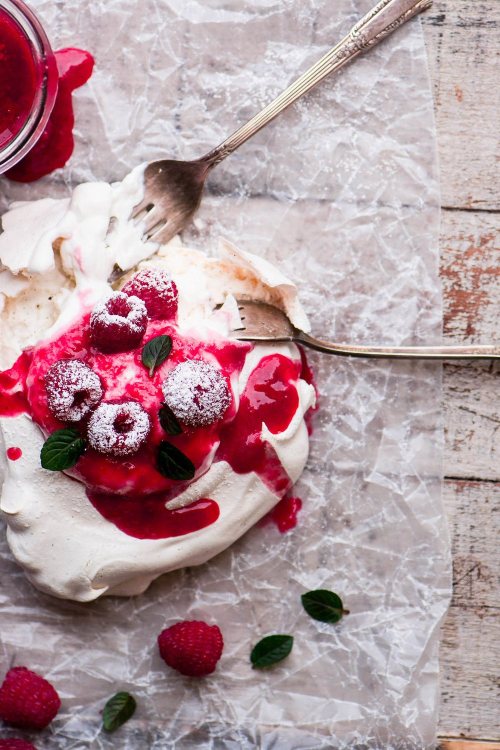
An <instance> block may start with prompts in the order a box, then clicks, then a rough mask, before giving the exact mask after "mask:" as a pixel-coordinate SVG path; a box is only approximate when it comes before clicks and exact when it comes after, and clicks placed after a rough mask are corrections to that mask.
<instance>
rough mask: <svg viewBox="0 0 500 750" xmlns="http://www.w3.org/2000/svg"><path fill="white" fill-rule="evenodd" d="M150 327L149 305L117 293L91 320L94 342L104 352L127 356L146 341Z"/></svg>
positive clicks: (96, 310) (102, 302)
mask: <svg viewBox="0 0 500 750" xmlns="http://www.w3.org/2000/svg"><path fill="white" fill-rule="evenodd" d="M147 324H148V313H147V310H146V305H145V304H144V302H143V301H142V300H141V299H139V298H138V297H134V296H130V297H129V296H128V295H126V294H124V293H123V292H113V294H112V295H111V296H110V297H108V298H107V299H105V300H102V301H101V302H98V303H97V305H96V306H95V307H94V309H93V310H92V315H91V316H90V339H91V341H92V344H93V345H94V346H95V347H96V348H97V349H100V350H101V351H102V352H107V353H111V352H126V351H129V350H130V349H134V348H135V347H136V346H139V344H140V343H141V341H142V337H143V336H144V333H145V331H146V326H147Z"/></svg>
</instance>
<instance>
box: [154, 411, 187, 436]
mask: <svg viewBox="0 0 500 750" xmlns="http://www.w3.org/2000/svg"><path fill="white" fill-rule="evenodd" d="M158 419H159V420H160V424H161V426H162V427H163V429H164V430H165V432H166V433H167V434H168V435H180V434H181V432H182V427H181V426H180V424H179V421H178V419H177V417H176V416H175V414H174V412H173V411H172V409H171V408H170V406H169V405H168V404H162V407H161V409H160V411H159V412H158Z"/></svg>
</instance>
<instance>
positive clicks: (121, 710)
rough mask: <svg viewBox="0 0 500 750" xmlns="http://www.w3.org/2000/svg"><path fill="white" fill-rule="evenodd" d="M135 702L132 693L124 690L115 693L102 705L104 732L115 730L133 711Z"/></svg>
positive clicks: (135, 705)
mask: <svg viewBox="0 0 500 750" xmlns="http://www.w3.org/2000/svg"><path fill="white" fill-rule="evenodd" d="M136 708H137V703H136V701H135V698H134V696H133V695H130V693H127V692H125V691H123V692H120V693H116V695H113V697H112V698H110V699H109V701H108V702H107V703H106V705H105V706H104V711H103V714H102V726H103V729H104V730H105V731H106V732H115V731H116V730H117V729H118V728H119V727H121V726H122V724H125V722H126V721H128V720H129V719H130V717H131V716H133V714H134V713H135V709H136Z"/></svg>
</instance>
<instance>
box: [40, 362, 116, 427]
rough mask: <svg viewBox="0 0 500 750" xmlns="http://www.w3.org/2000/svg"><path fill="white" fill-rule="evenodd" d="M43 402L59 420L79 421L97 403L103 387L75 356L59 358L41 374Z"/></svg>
mask: <svg viewBox="0 0 500 750" xmlns="http://www.w3.org/2000/svg"><path fill="white" fill-rule="evenodd" d="M45 388H46V391H47V404H48V407H49V409H50V410H51V412H52V414H53V415H54V416H55V417H57V419H60V420H61V421H62V422H79V421H80V420H81V419H83V417H85V416H87V414H89V412H90V411H91V410H92V409H93V408H94V407H95V406H97V404H98V403H99V401H100V400H101V399H102V395H103V389H102V384H101V380H100V378H99V376H98V375H97V374H96V373H95V372H94V371H93V370H91V369H90V367H88V366H87V365H86V364H84V363H83V362H80V361H79V360H78V359H61V360H59V361H58V362H56V363H55V364H53V365H52V367H51V368H50V369H49V371H48V372H47V375H46V376H45Z"/></svg>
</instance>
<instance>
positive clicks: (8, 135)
mask: <svg viewBox="0 0 500 750" xmlns="http://www.w3.org/2000/svg"><path fill="white" fill-rule="evenodd" d="M57 84H58V73H57V65H56V60H55V57H54V53H53V52H52V49H51V47H50V44H49V40H48V39H47V36H46V34H45V32H44V30H43V27H42V25H41V23H40V21H39V20H38V18H37V17H36V16H35V14H34V13H33V11H32V10H31V9H30V8H28V6H27V5H26V4H25V3H24V2H22V0H0V174H1V173H2V172H5V171H6V170H7V169H9V168H10V167H13V166H14V164H17V162H18V161H19V160H20V159H22V157H23V156H25V155H26V154H27V153H28V151H29V150H30V149H31V148H33V146H34V145H35V143H36V142H37V141H38V139H39V138H40V136H41V135H42V133H43V131H44V129H45V126H46V125H47V121H48V119H49V116H50V113H51V112H52V108H53V106H54V100H55V97H56V94H57Z"/></svg>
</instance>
